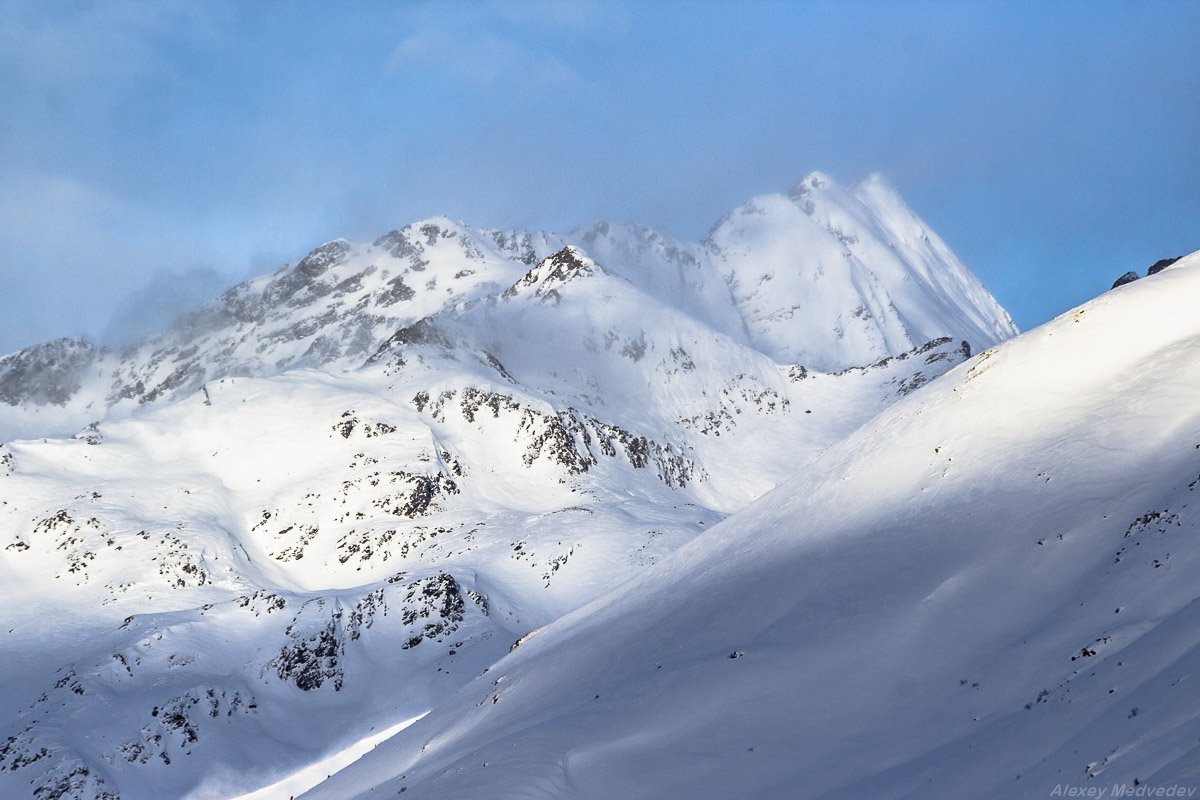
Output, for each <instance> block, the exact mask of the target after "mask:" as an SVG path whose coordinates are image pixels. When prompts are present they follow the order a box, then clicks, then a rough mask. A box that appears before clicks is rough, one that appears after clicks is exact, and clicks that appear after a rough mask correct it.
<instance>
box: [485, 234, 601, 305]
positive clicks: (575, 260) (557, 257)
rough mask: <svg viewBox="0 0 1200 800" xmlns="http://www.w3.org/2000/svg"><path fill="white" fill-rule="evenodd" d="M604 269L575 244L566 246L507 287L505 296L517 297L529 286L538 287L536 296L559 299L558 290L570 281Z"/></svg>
mask: <svg viewBox="0 0 1200 800" xmlns="http://www.w3.org/2000/svg"><path fill="white" fill-rule="evenodd" d="M604 271H605V270H604V269H603V268H601V267H600V265H598V264H597V263H596V262H595V261H592V260H591V259H590V258H588V257H587V256H586V255H584V253H583V251H582V250H580V249H579V248H577V247H575V246H574V245H566V246H564V247H563V248H562V249H561V250H559V251H558V252H557V253H554V254H553V255H550V256H547V257H546V258H544V259H542V260H541V261H539V262H538V263H537V264H536V265H535V266H534V267H533V269H531V270H529V272H527V273H525V275H524V277H522V278H521V279H520V280H519V281H517V282H516V283H514V284H513V285H512V286H510V287H509V288H508V289H506V290H505V292H504V295H503V296H504V297H505V298H506V299H507V298H510V297H515V296H516V295H518V294H521V293H522V292H523V291H524V290H525V289H527V288H530V287H537V288H536V289H534V296H535V297H540V298H543V299H553V300H557V299H558V297H559V295H558V289H559V288H561V287H562V286H563V285H565V284H566V283H569V282H570V281H574V280H577V279H579V278H586V277H590V276H592V275H595V274H596V273H597V272H604Z"/></svg>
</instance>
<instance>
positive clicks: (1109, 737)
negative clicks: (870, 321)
mask: <svg viewBox="0 0 1200 800" xmlns="http://www.w3.org/2000/svg"><path fill="white" fill-rule="evenodd" d="M1198 300H1200V254H1194V255H1192V256H1190V257H1187V258H1184V259H1182V260H1180V261H1179V262H1178V263H1177V264H1176V265H1174V266H1173V267H1172V268H1171V269H1168V270H1165V271H1163V272H1162V273H1160V274H1158V275H1156V276H1152V277H1150V278H1147V279H1145V280H1142V281H1138V282H1137V283H1136V284H1131V285H1128V286H1124V287H1121V288H1119V289H1117V290H1114V291H1112V292H1109V293H1107V294H1105V295H1102V296H1101V297H1099V298H1097V299H1096V300H1094V301H1092V302H1090V303H1087V304H1085V305H1083V306H1080V307H1079V308H1077V309H1074V310H1072V311H1070V312H1068V313H1066V314H1064V315H1062V316H1061V317H1059V318H1057V319H1055V320H1054V321H1052V322H1050V323H1048V324H1046V325H1044V326H1042V327H1041V328H1038V329H1037V330H1034V331H1032V332H1030V333H1027V334H1025V335H1023V336H1020V337H1017V338H1016V339H1013V340H1010V341H1008V342H1005V343H1003V344H1001V345H999V346H998V347H995V348H993V349H990V350H987V351H985V352H983V353H981V354H979V355H978V356H976V357H974V358H973V359H971V360H969V361H968V362H966V363H964V364H961V365H959V366H958V367H956V368H954V369H953V370H951V371H950V372H949V373H947V374H946V375H944V376H943V377H941V378H940V379H938V380H936V381H935V382H933V383H932V384H931V385H929V386H928V387H926V388H925V389H923V390H922V391H921V392H918V393H915V394H913V395H911V396H910V397H908V398H906V399H904V400H901V401H900V402H898V403H896V404H894V405H892V406H891V407H890V408H888V409H887V410H886V411H884V412H883V413H881V414H880V415H879V416H878V417H877V418H876V419H874V420H872V421H871V422H870V423H868V424H867V425H865V426H863V427H862V428H861V429H859V430H858V431H856V432H855V433H853V434H852V435H850V436H849V437H847V438H845V439H844V440H843V441H841V442H839V443H837V444H835V445H833V446H832V447H830V448H829V449H827V450H826V451H824V452H823V453H821V454H820V455H819V456H818V457H817V458H816V459H814V460H813V461H812V462H810V463H809V464H808V466H807V468H806V469H805V470H804V471H803V472H802V473H800V474H798V475H796V476H794V477H792V478H790V479H788V480H786V481H784V482H783V483H782V484H781V485H780V486H779V487H778V488H777V489H775V490H773V491H772V492H770V493H768V494H767V495H766V496H765V497H763V498H762V499H760V500H759V501H757V502H756V503H754V504H752V505H751V506H749V507H748V508H746V509H745V510H743V511H741V512H739V513H737V514H735V515H734V516H732V517H731V518H729V519H728V520H727V521H725V522H723V523H722V524H720V525H718V526H716V527H714V528H712V529H710V530H708V531H706V532H705V533H704V534H702V535H701V536H699V537H698V538H696V539H695V540H693V541H692V542H691V543H690V544H688V545H685V546H684V547H682V548H681V549H679V550H678V551H676V552H675V553H674V554H672V555H671V556H669V557H668V558H666V559H664V560H662V561H660V562H659V563H658V564H657V565H655V566H653V567H651V568H648V569H647V570H645V571H643V572H641V573H640V574H639V575H637V576H636V577H635V578H633V579H632V580H631V581H630V582H629V583H627V584H626V585H624V586H622V587H620V588H619V589H617V590H615V591H613V592H612V593H610V594H608V595H606V596H603V597H601V598H600V599H598V600H596V601H594V602H593V603H591V604H589V605H587V606H585V607H583V608H581V609H579V610H578V611H576V612H574V613H572V614H569V615H567V616H566V617H564V618H562V619H560V620H558V621H556V622H555V623H553V624H551V625H549V626H546V627H545V628H542V629H541V630H539V631H537V632H536V634H537V635H535V636H530V637H528V638H527V639H526V640H525V641H524V642H523V643H522V645H521V646H520V647H519V648H517V649H516V650H515V652H513V653H511V654H509V655H508V656H506V657H505V658H504V659H503V660H501V661H499V662H498V663H496V664H494V665H492V667H491V668H490V669H489V670H488V672H487V673H486V674H485V675H482V676H480V677H479V678H477V679H476V680H474V681H473V682H472V683H470V684H468V685H467V686H466V687H465V688H464V689H462V690H461V691H460V692H459V693H458V694H457V695H456V696H455V698H454V699H453V700H452V701H449V702H446V703H444V704H442V705H440V706H438V707H436V708H434V709H433V710H432V711H431V713H430V714H429V715H428V716H427V717H425V718H424V719H423V720H421V721H420V722H419V723H417V724H415V725H414V726H412V727H411V728H409V729H407V730H406V731H404V732H403V733H401V734H399V735H398V736H396V737H394V738H393V739H392V740H390V741H389V742H388V743H386V744H384V745H381V746H380V747H379V748H377V749H376V750H375V751H373V752H372V753H370V754H368V755H367V756H365V757H364V758H363V759H361V760H360V761H359V762H357V763H356V764H354V765H352V766H351V767H349V768H347V769H346V770H344V771H343V772H342V773H339V774H338V775H336V776H334V777H333V778H331V779H330V780H329V781H327V782H325V783H324V784H322V785H321V786H319V787H317V788H316V789H315V790H313V791H312V792H311V793H309V794H307V795H305V797H306V798H312V799H313V800H323V799H324V798H338V800H345V799H346V798H352V797H361V798H366V797H372V798H375V797H395V796H397V794H398V793H400V792H405V793H404V795H403V796H404V797H406V798H407V797H416V798H425V797H490V798H516V797H556V798H560V797H561V798H570V797H579V798H585V797H586V798H609V797H623V798H635V797H669V798H674V797H678V798H685V797H686V798H697V797H713V798H717V797H722V798H727V797H739V798H740V797H746V798H759V797H762V798H765V797H795V798H805V797H829V798H862V797H872V798H916V797H979V798H984V797H986V798H1003V797H1014V798H1017V797H1048V796H1052V794H1051V793H1052V792H1053V791H1055V787H1056V786H1058V787H1060V788H1061V787H1062V786H1075V787H1083V788H1088V787H1092V788H1095V789H1096V790H1097V791H1098V790H1099V789H1101V788H1103V789H1106V790H1108V791H1109V792H1110V793H1111V792H1112V791H1113V788H1112V787H1114V786H1117V787H1118V788H1120V787H1126V788H1129V789H1133V788H1134V787H1135V786H1142V787H1151V788H1154V787H1163V788H1166V787H1171V786H1176V785H1183V786H1185V787H1188V786H1191V787H1194V786H1196V784H1197V782H1198V781H1200V705H1198V702H1197V694H1196V689H1195V685H1194V684H1195V680H1196V676H1197V674H1198V671H1200V629H1198V628H1197V626H1196V624H1195V620H1196V608H1197V603H1198V602H1200V589H1198V588H1197V585H1198V584H1197V581H1196V575H1197V570H1200V539H1198V538H1197V535H1198V534H1200V513H1198V504H1200V410H1198V408H1197V405H1196V402H1195V398H1196V396H1197V394H1198V393H1200V358H1197V353H1198V352H1200V322H1197V318H1196V315H1195V314H1194V308H1195V305H1196V302H1197V301H1198Z"/></svg>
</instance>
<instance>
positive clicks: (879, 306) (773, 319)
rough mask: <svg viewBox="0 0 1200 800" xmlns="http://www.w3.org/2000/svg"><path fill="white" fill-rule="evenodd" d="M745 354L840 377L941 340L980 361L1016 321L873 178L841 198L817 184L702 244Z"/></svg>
mask: <svg viewBox="0 0 1200 800" xmlns="http://www.w3.org/2000/svg"><path fill="white" fill-rule="evenodd" d="M705 244H706V245H707V247H708V249H709V251H710V253H711V255H712V258H713V259H714V260H715V262H716V263H717V264H718V265H719V268H720V269H721V271H722V272H723V273H724V274H725V277H726V279H727V281H728V283H729V285H730V287H731V288H732V292H733V297H734V300H735V302H736V304H737V306H738V308H739V309H740V311H741V313H742V315H743V317H744V319H745V324H746V327H747V329H748V330H749V333H750V339H751V342H752V343H753V344H754V346H756V347H757V348H758V349H760V350H761V351H762V352H764V353H766V354H767V355H768V356H770V357H772V358H774V359H775V360H777V361H781V362H790V363H801V364H806V365H809V366H812V367H816V368H817V369H822V370H836V369H839V368H840V367H842V366H844V365H846V364H848V363H867V362H869V361H873V360H875V359H878V358H883V357H885V356H888V355H895V354H897V353H900V352H903V351H905V350H908V349H910V348H912V347H913V346H915V345H917V344H920V343H922V342H925V341H928V340H930V339H934V338H937V337H940V336H950V337H952V338H956V339H965V340H967V341H969V342H971V344H972V345H973V346H974V347H975V348H976V349H984V348H986V347H989V346H991V345H993V344H995V343H996V342H998V341H1000V340H1002V339H1004V338H1007V337H1009V336H1012V335H1013V334H1014V333H1016V328H1015V327H1014V326H1013V324H1012V320H1011V319H1010V318H1009V317H1008V315H1007V314H1006V313H1005V312H1004V311H1003V309H1001V308H1000V307H999V306H998V305H997V304H996V301H995V300H994V299H993V298H992V297H991V295H989V294H988V293H987V291H986V290H985V289H984V288H983V286H982V285H981V284H980V283H979V280H978V279H977V278H975V277H974V276H973V275H972V274H971V273H970V272H969V271H968V270H967V269H966V267H964V266H963V265H962V263H961V262H959V261H958V259H957V258H955V257H954V255H953V253H951V252H950V250H949V249H948V248H947V247H946V245H945V244H944V243H943V242H942V241H941V240H940V239H938V238H937V236H936V235H934V234H933V233H932V232H931V231H929V230H928V228H927V227H926V226H925V225H924V223H922V222H921V221H920V220H919V219H917V217H916V216H915V215H913V213H912V212H911V211H909V210H908V208H907V207H906V206H905V205H904V203H903V202H902V201H901V200H900V199H899V197H897V196H896V194H895V193H894V192H893V191H892V190H891V189H890V188H889V187H888V186H887V185H886V183H884V181H883V180H882V179H881V178H878V177H872V178H868V179H867V180H866V181H864V182H862V183H860V184H858V185H856V186H854V187H851V188H850V189H842V188H841V187H838V186H837V185H835V184H834V183H833V182H832V181H831V180H830V179H829V178H827V177H825V176H823V175H820V174H817V173H814V174H812V175H809V176H808V177H807V178H805V179H804V180H803V181H801V182H799V183H798V184H796V185H795V186H794V187H793V188H792V190H791V192H790V193H789V194H788V195H786V196H785V195H779V194H774V195H765V196H763V197H757V198H755V199H753V200H751V201H750V202H748V203H746V204H745V205H743V206H741V207H740V208H738V209H737V210H735V211H734V212H732V213H731V214H729V215H728V216H727V217H725V218H724V219H722V220H721V221H720V222H718V223H717V225H716V226H715V227H714V228H713V230H712V231H711V232H710V233H709V235H708V237H707V238H706V239H705Z"/></svg>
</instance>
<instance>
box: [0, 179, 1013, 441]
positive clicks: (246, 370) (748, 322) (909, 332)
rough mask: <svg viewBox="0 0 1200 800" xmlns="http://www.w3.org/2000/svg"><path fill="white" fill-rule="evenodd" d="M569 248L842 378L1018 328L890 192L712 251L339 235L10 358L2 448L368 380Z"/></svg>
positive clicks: (765, 210) (578, 237)
mask: <svg viewBox="0 0 1200 800" xmlns="http://www.w3.org/2000/svg"><path fill="white" fill-rule="evenodd" d="M564 245H572V246H574V247H576V248H578V250H579V252H580V253H582V254H583V255H584V256H585V257H591V258H594V259H596V260H597V263H599V264H600V265H601V267H602V268H603V269H605V270H607V271H609V272H611V273H613V274H615V275H618V276H620V277H622V278H624V279H625V280H627V281H629V282H630V283H631V284H633V285H634V286H635V287H637V288H638V289H640V290H641V291H642V292H644V293H645V294H646V295H648V296H649V297H651V298H654V299H655V300H656V301H657V302H658V303H660V304H662V305H665V306H667V307H669V308H673V309H675V310H677V311H680V312H682V313H684V314H687V315H689V316H691V317H693V318H694V319H696V320H697V321H699V322H701V323H703V324H705V325H707V326H708V327H710V328H712V329H713V330H714V331H717V332H718V333H721V334H724V335H725V336H728V337H730V338H731V339H733V340H734V341H736V342H738V343H740V344H747V345H749V346H751V347H752V348H755V349H758V350H759V351H760V352H762V353H763V354H764V355H766V356H767V357H769V358H772V359H773V360H775V361H777V362H779V363H783V364H797V363H798V364H803V365H805V366H806V367H807V368H809V369H816V370H820V371H825V372H836V371H838V370H840V369H844V368H846V367H850V366H855V365H862V364H867V363H872V362H874V361H877V360H879V359H880V358H883V357H886V356H889V355H898V354H900V353H902V352H906V351H908V350H911V349H912V348H913V347H917V346H919V345H921V344H924V343H925V342H927V341H930V340H932V339H937V338H942V337H947V336H948V337H950V338H952V339H960V340H965V341H967V342H969V343H970V344H971V346H972V347H973V348H974V349H975V350H976V351H978V350H981V349H984V348H986V347H989V346H991V345H992V344H995V343H996V342H997V341H1000V340H1001V339H1003V338H1006V337H1008V336H1011V335H1013V334H1014V333H1015V332H1016V329H1015V328H1014V327H1013V325H1012V322H1011V320H1010V319H1009V317H1008V315H1007V314H1006V313H1005V312H1004V311H1003V310H1002V309H1001V308H1000V307H999V306H998V305H997V304H996V302H995V301H994V300H993V299H992V298H991V296H990V295H988V294H987V292H986V290H985V289H983V287H982V286H981V285H980V284H979V282H978V280H977V279H976V278H974V276H972V275H971V274H970V272H969V271H967V270H966V268H965V267H963V266H962V264H961V263H960V262H959V261H958V260H957V259H956V258H955V257H954V256H953V254H952V253H950V251H949V250H948V249H947V248H946V247H945V245H944V244H943V243H942V242H941V241H940V240H939V239H937V237H936V236H935V235H933V234H932V233H931V232H930V231H928V229H927V228H926V227H925V226H924V224H923V223H921V222H920V220H918V219H917V218H916V217H915V216H913V215H912V213H911V212H910V211H909V210H908V209H907V208H906V207H905V206H904V204H903V202H902V201H900V199H899V198H898V197H897V196H896V195H895V193H894V192H892V191H891V190H890V189H889V188H887V186H886V184H884V183H883V182H882V180H881V179H879V178H872V179H868V180H867V181H865V182H863V183H862V184H859V185H858V186H856V187H853V188H852V189H851V190H841V189H837V188H836V187H834V186H833V184H832V183H831V182H830V181H829V179H828V178H826V177H824V176H820V175H819V174H816V173H814V174H813V175H811V176H809V177H808V178H806V179H805V180H804V181H802V182H801V183H800V184H797V188H796V189H793V192H792V195H791V196H790V197H788V196H784V195H769V196H766V197H762V198H756V199H755V200H753V201H751V202H750V203H748V204H746V205H745V206H743V207H741V208H740V209H738V210H737V211H735V212H733V213H732V214H731V215H729V216H728V217H726V218H725V219H724V220H722V221H721V222H719V223H718V224H717V225H716V226H715V227H714V229H713V231H712V232H711V233H710V235H709V236H708V237H707V238H706V239H705V240H704V242H701V243H687V242H682V241H680V240H677V239H675V238H673V237H671V236H669V235H667V234H662V233H658V232H656V231H653V230H651V229H649V228H646V227H644V226H640V225H615V224H611V223H597V224H595V225H593V226H590V227H588V228H585V229H583V230H580V231H576V232H574V233H572V234H569V235H567V236H558V235H555V234H547V233H529V232H525V231H494V230H493V231H484V230H477V229H473V228H469V227H468V226H466V225H464V224H462V223H458V222H455V221H452V220H449V219H447V218H445V217H434V218H430V219H428V220H423V221H420V222H415V223H412V224H411V225H407V226H405V227H403V228H399V229H397V230H394V231H391V232H389V233H387V234H385V235H383V236H381V237H380V238H379V239H377V240H376V241H374V242H373V243H371V244H354V243H350V242H347V241H345V240H343V239H337V240H334V241H332V242H328V243H326V244H323V245H321V246H320V247H318V248H316V249H314V250H313V251H312V252H311V253H309V254H308V255H307V256H305V257H304V258H303V259H301V260H300V261H298V262H296V263H295V264H291V265H288V266H286V267H284V268H282V269H280V270H279V271H277V272H275V273H274V274H272V275H266V276H263V277H260V278H257V279H254V280H251V281H248V282H246V283H244V284H241V285H239V286H236V287H234V288H233V289H230V290H229V291H228V292H226V293H225V294H223V295H221V296H220V297H219V298H215V299H214V300H212V301H210V302H209V303H207V304H205V305H204V306H203V307H202V308H200V309H199V310H197V311H196V312H194V313H192V314H189V315H187V316H186V317H184V318H183V319H181V320H180V321H179V322H177V323H176V324H175V325H174V326H173V327H172V328H171V329H169V330H167V331H165V332H163V333H161V334H158V335H155V336H151V337H149V338H147V339H146V340H144V341H142V342H140V343H138V344H136V345H133V346H131V347H129V348H127V349H126V350H125V351H123V352H120V353H114V352H108V351H105V350H103V349H99V348H92V347H90V346H88V345H87V344H86V343H84V342H81V341H76V342H72V341H70V340H64V341H63V342H60V343H56V344H52V345H40V346H38V347H34V348H28V349H27V350H25V351H22V352H21V353H17V354H12V355H9V356H5V357H3V358H0V438H13V437H17V436H26V437H32V436H38V435H44V434H47V433H54V434H59V435H63V434H69V433H73V432H75V431H77V430H79V429H80V428H83V427H84V426H86V425H88V424H90V423H91V422H95V421H98V420H102V419H105V418H118V417H124V416H128V415H129V414H132V413H135V412H137V411H138V410H139V409H140V408H142V407H144V406H145V405H147V404H151V403H156V402H159V401H165V400H170V399H171V398H174V397H176V396H179V395H180V394H187V393H189V392H192V391H196V390H197V389H199V388H200V387H201V386H203V385H204V384H205V383H206V382H208V381H213V380H219V379H220V378H223V377H231V376H259V377H265V376H268V375H272V374H277V373H279V372H281V371H284V370H287V369H293V368H296V367H315V368H321V369H326V370H333V371H340V370H344V369H348V368H354V367H357V366H358V365H359V364H361V363H362V361H363V360H364V359H365V358H367V357H368V356H369V355H370V354H371V353H372V352H373V351H374V349H375V348H376V347H378V345H379V343H380V342H382V341H383V340H385V339H386V338H387V337H388V336H389V335H391V334H392V333H393V332H395V331H396V330H397V329H399V328H402V327H406V326H408V325H411V324H413V323H415V322H416V321H418V320H420V319H422V318H424V317H427V316H429V315H431V314H435V313H439V312H442V311H451V310H455V311H457V312H461V311H462V310H465V309H467V308H469V307H472V306H473V305H475V304H478V303H480V302H483V301H485V300H487V299H489V298H494V297H495V296H496V295H497V294H498V293H499V291H501V290H502V289H504V288H508V287H511V286H512V284H513V282H514V281H516V280H517V279H519V278H520V277H521V275H523V274H525V273H526V272H527V271H528V270H529V268H530V267H532V266H534V265H535V264H537V263H538V262H540V261H542V260H543V259H545V258H547V257H548V256H550V255H552V254H553V253H555V252H558V251H559V250H561V249H562V247H563V246H564ZM48 348H49V349H48ZM68 349H69V350H71V351H72V352H71V354H70V355H69V356H68V355H67V354H66V353H65V350H68ZM60 350H61V351H64V352H63V353H62V354H61V355H60V354H58V353H57V352H56V351H60ZM35 376H36V377H35Z"/></svg>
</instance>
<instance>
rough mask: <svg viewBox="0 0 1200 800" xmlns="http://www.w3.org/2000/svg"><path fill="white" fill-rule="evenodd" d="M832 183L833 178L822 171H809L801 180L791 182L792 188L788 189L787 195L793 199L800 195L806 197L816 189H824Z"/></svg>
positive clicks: (798, 197)
mask: <svg viewBox="0 0 1200 800" xmlns="http://www.w3.org/2000/svg"><path fill="white" fill-rule="evenodd" d="M832 184H833V179H832V178H830V177H829V176H828V175H826V174H825V173H823V172H810V173H808V174H807V175H805V176H804V178H802V179H801V180H798V181H796V182H795V183H794V184H792V188H791V189H789V190H788V197H790V198H792V199H793V200H798V199H800V198H802V197H807V196H808V195H810V194H812V193H813V192H814V191H816V190H818V189H824V188H825V187H827V186H830V185H832Z"/></svg>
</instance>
